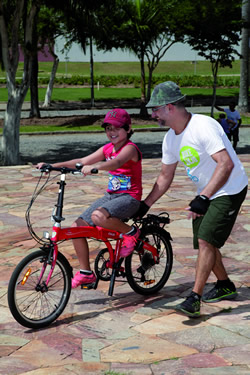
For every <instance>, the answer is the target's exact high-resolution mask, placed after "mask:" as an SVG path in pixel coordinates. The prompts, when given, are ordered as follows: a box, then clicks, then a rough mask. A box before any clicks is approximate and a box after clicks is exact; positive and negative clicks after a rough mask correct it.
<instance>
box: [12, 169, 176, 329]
mask: <svg viewBox="0 0 250 375" xmlns="http://www.w3.org/2000/svg"><path fill="white" fill-rule="evenodd" d="M81 167H82V166H81V165H76V169H71V168H66V167H61V168H54V167H52V166H51V165H45V166H43V168H42V169H40V171H41V176H40V178H39V181H38V183H37V185H36V188H35V190H34V193H33V196H32V198H31V202H30V204H29V206H28V208H27V211H26V221H27V226H28V229H29V232H30V234H31V236H32V237H33V238H34V239H35V240H36V241H37V242H38V243H39V244H40V245H41V247H40V248H39V249H38V250H36V251H34V252H32V253H30V254H29V255H27V256H26V257H25V258H24V259H22V260H21V262H20V263H19V264H18V265H17V266H16V268H15V270H14V272H13V274H12V276H11V278H10V282H9V286H8V303H9V308H10V311H11V313H12V315H13V317H14V318H15V319H16V321H17V322H18V323H20V324H21V325H23V326H25V327H28V328H33V329H38V328H42V327H46V326H48V325H49V324H51V323H52V322H53V321H54V320H56V319H57V318H58V317H59V316H60V314H62V312H63V310H64V309H65V307H66V305H67V303H68V300H69V297H70V293H71V278H72V277H73V273H72V267H71V266H70V264H69V261H68V260H67V259H66V257H65V256H64V255H63V254H62V253H61V252H59V250H58V245H59V244H60V243H62V242H63V241H67V240H71V239H73V238H80V237H86V238H92V239H95V240H97V241H102V242H103V243H104V245H105V247H104V248H103V249H102V250H101V251H100V252H99V253H98V255H97V257H96V259H95V264H94V269H95V273H96V276H97V280H96V282H95V284H94V285H93V288H94V289H96V288H97V286H98V282H99V280H103V281H109V282H110V284H109V291H108V294H109V296H112V295H113V290H114V285H115V281H116V278H117V277H119V278H120V277H121V278H122V281H123V282H124V281H126V280H127V282H128V283H129V285H130V287H131V288H132V289H133V290H134V291H135V292H137V293H139V294H142V295H150V294H154V293H156V292H158V291H159V290H160V289H161V288H163V286H164V285H165V284H166V282H167V280H168V278H169V275H170V272H171V269H172V263H173V253H172V246H171V243H170V240H172V239H171V236H170V234H169V232H167V231H166V230H165V229H164V226H165V225H166V224H168V223H169V215H168V213H162V214H160V215H159V216H156V215H147V217H145V218H142V219H139V220H136V219H133V220H134V223H133V225H136V226H137V227H139V228H140V231H141V235H140V238H139V239H138V241H137V244H136V247H135V249H134V251H133V253H132V254H131V255H129V256H128V257H126V258H125V259H124V258H121V257H120V249H121V244H122V237H121V233H120V232H117V231H114V230H110V229H105V228H101V227H92V226H86V227H67V228H62V227H61V222H62V221H63V220H64V218H63V216H62V214H63V200H64V191H65V185H66V182H65V180H66V174H69V173H72V174H81V172H80V170H81ZM51 171H58V172H60V174H59V175H60V181H59V182H58V184H59V191H58V198H57V204H56V205H55V207H56V208H55V209H54V210H55V212H54V214H52V218H53V221H54V224H53V228H52V235H51V236H50V235H49V232H44V234H43V237H42V238H41V237H39V236H38V235H37V234H36V233H35V231H34V230H33V227H32V224H31V220H30V210H31V207H32V205H33V203H34V201H35V199H36V198H37V196H38V195H39V194H40V193H41V192H42V191H43V190H44V189H45V188H46V186H47V184H48V183H49V182H50V181H51V180H52V179H54V178H56V177H57V176H59V175H56V176H53V177H52V176H51V174H50V172H51ZM97 172H98V171H97V170H92V173H97ZM111 242H114V245H113V246H112V245H111Z"/></svg>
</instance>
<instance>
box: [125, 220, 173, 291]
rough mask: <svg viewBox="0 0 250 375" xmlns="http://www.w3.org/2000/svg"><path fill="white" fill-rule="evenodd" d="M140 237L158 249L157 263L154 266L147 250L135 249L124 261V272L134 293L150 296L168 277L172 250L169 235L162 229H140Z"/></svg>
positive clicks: (171, 262) (170, 268) (149, 227)
mask: <svg viewBox="0 0 250 375" xmlns="http://www.w3.org/2000/svg"><path fill="white" fill-rule="evenodd" d="M140 237H141V238H142V239H143V240H144V241H147V242H148V243H150V244H151V245H152V246H154V247H156V248H157V249H158V253H159V263H157V264H155V262H154V260H153V256H152V255H151V252H149V251H148V250H144V249H141V248H138V249H137V248H135V250H134V251H133V253H132V254H131V255H129V256H128V257H127V258H126V259H125V272H126V277H127V280H128V283H129V285H130V287H131V288H132V289H133V290H134V291H135V292H136V293H138V294H142V295H151V294H155V293H157V292H158V291H159V290H160V289H162V288H163V287H164V285H165V284H166V282H167V280H168V278H169V276H170V273H171V270H172V265H173V250H172V246H171V243H170V235H169V233H168V232H166V231H165V230H164V229H162V228H159V227H156V226H148V227H146V228H142V230H141V236H140Z"/></svg>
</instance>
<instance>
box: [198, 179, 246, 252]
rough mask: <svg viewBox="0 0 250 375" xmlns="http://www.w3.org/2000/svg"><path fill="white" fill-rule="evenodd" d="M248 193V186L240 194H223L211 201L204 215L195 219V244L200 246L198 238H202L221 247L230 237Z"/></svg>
mask: <svg viewBox="0 0 250 375" xmlns="http://www.w3.org/2000/svg"><path fill="white" fill-rule="evenodd" d="M246 194H247V186H246V187H245V188H244V189H243V190H242V191H241V192H240V193H238V194H234V195H223V196H222V197H218V198H215V199H213V200H211V201H210V205H209V208H208V210H207V212H206V214H205V215H204V216H200V217H198V218H196V219H195V220H193V235H194V237H193V246H194V249H198V248H199V244H198V239H202V240H204V241H207V242H208V243H210V244H212V245H213V246H215V247H217V248H218V249H219V248H221V247H222V246H223V245H224V243H225V242H226V240H227V239H228V237H229V235H230V233H231V231H232V229H233V226H234V223H235V220H236V218H237V215H238V213H239V210H240V207H241V205H242V202H243V201H244V199H245V197H246Z"/></svg>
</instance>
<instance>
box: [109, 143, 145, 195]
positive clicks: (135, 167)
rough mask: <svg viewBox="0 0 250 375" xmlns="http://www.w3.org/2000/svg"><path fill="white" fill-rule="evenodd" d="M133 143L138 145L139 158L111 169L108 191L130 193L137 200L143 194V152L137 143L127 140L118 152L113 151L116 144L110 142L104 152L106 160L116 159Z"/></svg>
mask: <svg viewBox="0 0 250 375" xmlns="http://www.w3.org/2000/svg"><path fill="white" fill-rule="evenodd" d="M127 145H133V146H134V147H136V149H137V151H138V153H139V160H138V161H137V162H134V161H132V160H129V161H128V162H127V163H125V164H123V166H122V167H121V168H118V169H116V170H114V171H109V183H108V188H107V192H108V193H114V194H119V193H128V194H130V195H131V196H132V197H134V198H135V199H137V200H141V196H142V166H141V160H142V154H141V151H140V150H139V148H138V147H137V146H136V144H135V143H133V142H131V141H127V143H125V145H123V146H122V147H121V148H120V149H119V150H118V151H117V152H116V151H113V149H114V145H113V144H112V143H108V144H106V145H105V146H104V147H103V153H104V156H105V159H106V160H111V159H114V158H115V157H116V156H117V155H119V153H120V152H121V150H122V149H123V148H124V147H125V146H127Z"/></svg>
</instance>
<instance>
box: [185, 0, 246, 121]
mask: <svg viewBox="0 0 250 375" xmlns="http://www.w3.org/2000/svg"><path fill="white" fill-rule="evenodd" d="M184 4H188V6H187V7H186V13H185V16H188V14H189V19H190V22H189V23H187V24H185V26H184V32H185V34H186V35H187V38H188V43H189V44H190V45H191V46H192V47H193V49H194V50H196V51H197V52H198V55H200V56H202V57H204V58H205V59H206V60H209V61H210V62H211V69H212V74H213V79H214V86H213V99H212V109H211V115H212V116H213V108H214V105H215V100H216V86H217V75H218V68H219V67H226V66H228V67H232V62H233V61H234V60H235V55H238V56H240V54H239V53H238V51H237V50H236V48H235V46H236V45H238V44H239V42H240V30H241V24H242V23H241V5H240V4H239V1H238V0H210V1H209V2H208V1H206V0H196V1H193V2H192V3H191V2H189V0H187V2H186V1H185V0H184Z"/></svg>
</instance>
